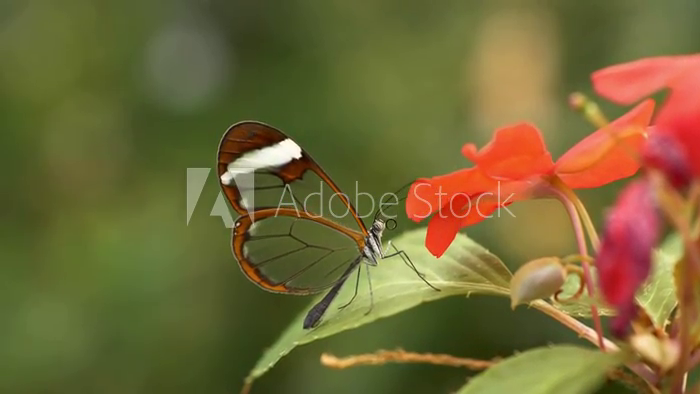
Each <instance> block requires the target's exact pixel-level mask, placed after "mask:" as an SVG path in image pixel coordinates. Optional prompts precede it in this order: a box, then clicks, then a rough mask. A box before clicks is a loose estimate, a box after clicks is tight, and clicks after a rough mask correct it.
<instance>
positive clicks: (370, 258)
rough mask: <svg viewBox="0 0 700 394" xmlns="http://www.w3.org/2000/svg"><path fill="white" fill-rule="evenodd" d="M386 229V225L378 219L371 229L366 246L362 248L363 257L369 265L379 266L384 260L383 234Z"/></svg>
mask: <svg viewBox="0 0 700 394" xmlns="http://www.w3.org/2000/svg"><path fill="white" fill-rule="evenodd" d="M385 228H386V224H385V223H384V221H383V220H381V219H376V220H375V221H374V223H372V227H370V228H369V231H368V233H369V234H368V235H367V238H365V246H364V247H363V248H362V256H363V257H364V258H365V261H366V262H367V264H369V265H377V262H379V260H381V259H383V258H384V251H383V250H382V233H383V232H384V229H385Z"/></svg>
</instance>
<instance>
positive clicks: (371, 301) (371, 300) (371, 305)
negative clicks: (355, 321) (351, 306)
mask: <svg viewBox="0 0 700 394" xmlns="http://www.w3.org/2000/svg"><path fill="white" fill-rule="evenodd" d="M369 271H371V269H370V267H367V284H368V285H369V309H368V310H367V312H365V316H367V315H369V313H370V312H372V309H374V291H373V290H372V278H370V275H369ZM358 277H359V276H358Z"/></svg>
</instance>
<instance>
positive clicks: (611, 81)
mask: <svg viewBox="0 0 700 394" xmlns="http://www.w3.org/2000/svg"><path fill="white" fill-rule="evenodd" d="M697 62H700V55H685V56H659V57H649V58H645V59H640V60H636V61H633V62H628V63H622V64H617V65H614V66H610V67H606V68H603V69H601V70H598V71H596V72H594V73H593V75H592V76H591V79H592V81H593V88H594V89H595V91H596V92H597V93H598V94H599V95H601V96H603V97H605V98H607V99H608V100H611V101H614V102H617V103H618V104H632V103H634V102H635V101H637V100H639V99H641V98H643V97H646V96H648V95H650V94H652V93H654V92H656V91H658V90H661V89H662V88H664V87H666V86H668V84H669V83H671V82H672V81H673V79H674V77H675V76H676V74H677V73H678V72H679V71H681V70H683V68H685V67H687V66H688V65H692V64H694V63H697Z"/></svg>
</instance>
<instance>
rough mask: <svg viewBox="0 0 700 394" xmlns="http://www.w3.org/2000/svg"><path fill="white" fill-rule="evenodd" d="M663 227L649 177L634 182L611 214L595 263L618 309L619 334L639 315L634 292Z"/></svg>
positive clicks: (614, 327) (614, 328)
mask: <svg viewBox="0 0 700 394" xmlns="http://www.w3.org/2000/svg"><path fill="white" fill-rule="evenodd" d="M659 227H660V221H659V215H658V212H657V204H656V200H655V196H654V193H653V188H652V187H651V185H650V184H649V181H648V180H647V178H641V179H639V180H637V181H635V182H633V183H630V184H629V185H628V186H627V187H626V188H625V189H624V190H623V191H622V193H621V194H620V195H619V197H618V199H617V202H616V203H615V206H614V207H613V208H612V210H611V211H610V213H609V214H608V215H607V218H606V223H605V233H604V234H603V239H602V242H601V245H600V250H599V251H598V257H597V258H596V263H595V265H596V268H597V269H598V277H599V282H600V289H601V292H602V294H603V297H604V298H605V300H606V301H607V303H608V304H610V305H611V306H613V307H615V308H616V309H617V311H618V315H617V316H616V317H615V319H613V321H612V331H613V333H615V334H616V335H617V336H624V333H625V331H626V329H627V327H628V326H629V323H630V321H631V320H632V318H634V316H635V310H636V309H635V303H634V296H635V294H636V292H637V290H638V289H639V287H640V286H641V285H642V284H643V283H644V281H645V280H646V279H647V277H648V276H649V272H650V271H651V252H652V248H653V247H654V245H656V243H657V241H658V238H659Z"/></svg>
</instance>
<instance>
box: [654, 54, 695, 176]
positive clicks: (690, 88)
mask: <svg viewBox="0 0 700 394" xmlns="http://www.w3.org/2000/svg"><path fill="white" fill-rule="evenodd" d="M655 124H656V127H657V129H658V130H659V132H668V133H671V134H673V136H674V138H675V139H676V140H677V141H678V142H679V144H680V145H681V146H683V147H684V148H685V156H686V158H687V159H688V160H689V163H688V165H689V167H690V168H691V170H692V172H693V173H694V174H695V176H696V177H700V63H699V64H698V65H697V66H696V67H695V68H693V69H692V70H690V69H689V70H687V71H686V72H685V73H684V74H683V75H682V77H679V79H678V80H677V82H676V83H675V84H674V85H673V86H672V87H671V94H670V96H669V97H668V99H667V100H666V102H665V103H664V106H663V108H662V109H661V110H660V111H659V115H658V116H657V118H656V121H655Z"/></svg>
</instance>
